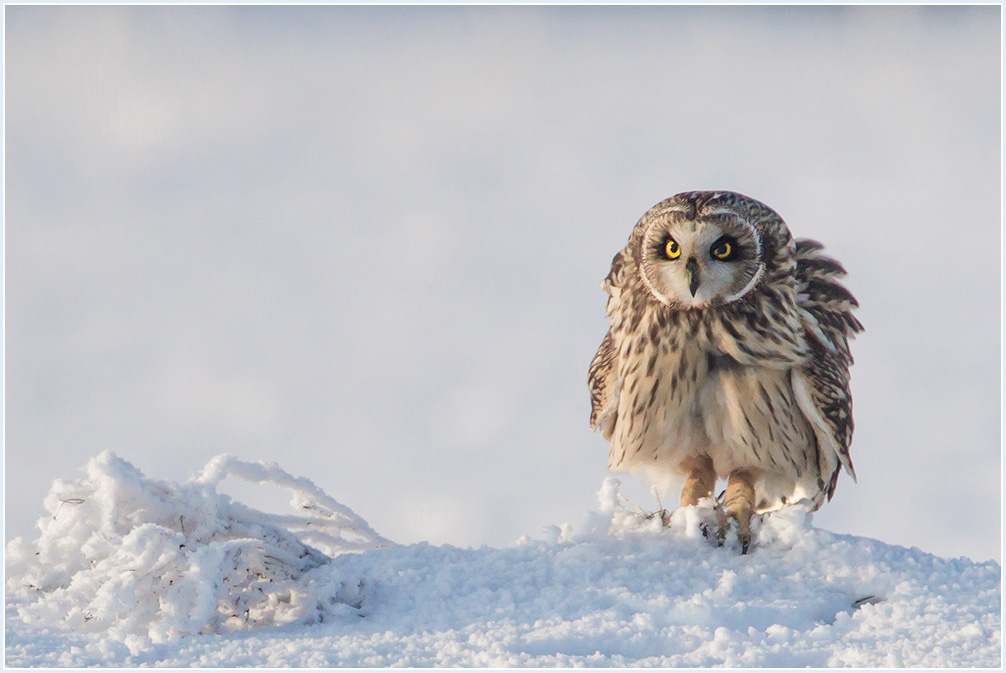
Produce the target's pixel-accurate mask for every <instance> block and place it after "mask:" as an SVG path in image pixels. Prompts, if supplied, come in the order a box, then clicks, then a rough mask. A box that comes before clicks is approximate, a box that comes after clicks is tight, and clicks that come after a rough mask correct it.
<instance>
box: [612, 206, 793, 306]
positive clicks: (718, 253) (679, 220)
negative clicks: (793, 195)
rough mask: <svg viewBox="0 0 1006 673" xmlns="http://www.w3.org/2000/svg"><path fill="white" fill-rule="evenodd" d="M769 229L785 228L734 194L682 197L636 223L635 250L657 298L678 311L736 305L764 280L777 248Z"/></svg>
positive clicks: (772, 215)
mask: <svg viewBox="0 0 1006 673" xmlns="http://www.w3.org/2000/svg"><path fill="white" fill-rule="evenodd" d="M766 224H769V225H774V229H777V228H778V227H780V226H781V227H782V229H784V230H785V231H786V237H787V238H789V234H788V230H786V225H785V224H784V223H783V221H782V219H781V218H780V217H779V216H778V215H777V214H776V213H775V212H774V211H772V210H771V209H770V208H768V206H765V205H764V204H762V203H759V202H758V201H755V200H754V199H750V198H748V197H746V196H742V195H740V194H735V193H733V192H685V193H683V194H678V195H677V196H673V197H671V198H669V199H667V200H665V201H661V202H660V203H658V204H657V205H655V206H654V207H653V208H651V209H650V210H649V211H647V212H646V214H645V215H643V217H642V218H641V219H640V220H639V223H638V224H637V225H636V228H635V230H634V231H633V237H632V240H631V241H630V248H631V251H632V255H633V257H634V259H635V262H636V265H637V267H638V269H639V272H640V275H641V277H642V280H643V283H644V284H645V285H646V287H647V288H648V289H649V291H650V293H651V294H652V295H653V297H654V298H655V299H656V300H657V301H659V302H660V303H662V304H666V305H668V306H673V307H675V308H692V307H694V308H701V307H706V306H715V305H722V304H728V303H730V302H734V301H737V300H738V299H740V298H741V297H743V296H745V295H746V294H747V293H749V292H750V291H751V290H752V289H753V288H755V287H756V286H757V285H758V283H759V282H760V281H762V279H763V278H764V277H765V272H766V265H767V263H768V262H769V261H770V260H769V259H768V258H769V257H770V256H771V254H772V252H773V251H774V249H775V248H776V247H777V246H776V244H775V242H774V241H773V240H771V237H772V234H774V233H775V231H771V232H768V235H766V233H767V232H766Z"/></svg>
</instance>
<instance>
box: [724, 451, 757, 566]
mask: <svg viewBox="0 0 1006 673" xmlns="http://www.w3.org/2000/svg"><path fill="white" fill-rule="evenodd" d="M755 477H756V475H755V473H754V471H753V470H735V471H734V472H732V473H731V474H730V479H729V480H728V481H727V492H726V498H725V499H724V501H723V504H724V506H725V507H726V510H727V516H729V517H732V518H734V519H736V521H737V540H738V541H739V542H740V543H741V554H747V553H748V547H750V546H751V515H752V514H754V505H755V490H754V483H755ZM722 532H723V533H724V534H725V533H726V530H725V529H724V530H723V531H722Z"/></svg>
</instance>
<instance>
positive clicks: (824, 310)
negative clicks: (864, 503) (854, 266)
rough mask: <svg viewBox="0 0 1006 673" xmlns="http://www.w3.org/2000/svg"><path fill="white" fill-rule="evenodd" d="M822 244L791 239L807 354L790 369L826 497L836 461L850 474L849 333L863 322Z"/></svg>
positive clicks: (835, 478) (832, 486) (841, 271)
mask: <svg viewBox="0 0 1006 673" xmlns="http://www.w3.org/2000/svg"><path fill="white" fill-rule="evenodd" d="M823 248H824V246H822V245H821V244H820V243H818V242H817V241H810V240H805V239H804V240H797V241H796V259H797V266H796V279H797V293H798V294H797V306H798V307H799V309H800V317H801V322H802V323H803V327H804V333H805V334H806V335H807V342H808V345H809V346H810V358H809V360H808V361H807V363H806V364H805V365H804V366H803V367H802V368H800V369H797V370H795V371H794V372H793V384H794V389H795V390H796V393H797V400H798V402H799V404H800V408H801V410H802V411H803V412H804V415H805V416H807V418H808V419H809V420H810V422H811V424H812V425H813V426H814V430H815V434H816V435H817V439H818V447H819V451H821V452H823V453H824V454H825V455H823V456H819V460H820V461H821V462H822V463H823V464H822V468H825V467H826V466H827V468H830V472H831V474H830V480H829V482H828V484H827V485H826V486H825V485H824V484H823V483H822V493H826V494H827V496H828V499H829V500H830V499H831V496H832V495H833V494H834V492H835V485H836V483H837V481H838V473H839V471H840V469H841V467H842V466H844V467H845V469H846V471H847V472H848V473H849V474H850V475H851V476H852V478H853V480H855V479H856V471H855V470H854V469H853V467H852V459H851V458H850V457H849V445H850V444H851V443H852V432H853V427H854V424H853V420H852V394H851V393H850V391H849V365H851V364H852V353H851V352H850V351H849V339H850V338H852V337H853V336H855V335H856V333H857V332H861V331H862V330H863V325H862V324H861V323H860V322H859V320H857V319H856V317H855V316H854V315H852V310H853V308H855V307H857V306H859V304H858V303H857V302H856V298H855V297H853V296H852V294H851V293H850V292H849V291H848V290H847V289H845V288H844V287H843V286H842V285H841V284H840V283H838V282H837V281H836V278H840V277H841V276H844V275H845V269H843V268H842V265H841V264H839V263H838V262H837V261H835V260H833V259H831V258H829V257H825V256H824V255H823V254H821V251H822V249H823ZM836 458H837V460H836ZM827 471H828V470H827V469H825V470H822V479H823V478H825V477H827V476H828V475H827Z"/></svg>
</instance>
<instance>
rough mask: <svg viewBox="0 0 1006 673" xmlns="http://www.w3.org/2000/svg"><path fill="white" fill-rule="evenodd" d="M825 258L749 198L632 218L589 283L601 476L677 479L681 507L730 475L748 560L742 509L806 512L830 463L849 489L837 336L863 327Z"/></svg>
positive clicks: (828, 479)
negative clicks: (605, 267)
mask: <svg viewBox="0 0 1006 673" xmlns="http://www.w3.org/2000/svg"><path fill="white" fill-rule="evenodd" d="M822 248H823V246H822V245H821V244H820V243H817V242H815V241H809V240H798V241H794V239H793V238H792V236H791V235H790V232H789V229H788V228H787V226H786V224H785V222H783V220H782V218H781V217H779V215H778V214H776V213H775V211H773V210H772V209H771V208H769V207H768V206H766V205H764V204H762V203H760V202H758V201H755V200H754V199H751V198H748V197H746V196H742V195H740V194H736V193H733V192H686V193H683V194H678V195H677V196H674V197H671V198H670V199H667V200H665V201H662V202H660V203H658V204H657V205H656V206H654V207H653V208H651V209H650V210H649V211H648V212H647V213H646V214H644V215H643V217H642V218H641V219H640V220H639V222H638V223H637V224H636V226H635V228H634V229H633V231H632V234H631V236H630V237H629V242H628V244H627V245H626V246H625V248H624V249H623V250H622V251H620V252H619V253H618V254H617V255H615V258H614V259H613V260H612V264H611V272H610V273H609V274H608V276H607V278H605V279H604V281H603V282H602V284H601V285H602V287H603V288H604V289H605V291H606V292H607V293H608V294H609V295H610V297H609V299H608V306H607V313H608V318H609V322H610V329H609V331H608V333H607V335H605V337H604V340H603V341H602V342H601V346H600V348H598V351H597V354H596V355H595V356H594V360H593V361H592V362H591V364H590V372H589V384H590V392H591V403H592V409H591V416H590V423H591V427H592V428H599V429H600V431H601V434H602V435H603V436H604V438H605V439H607V440H609V442H610V445H611V447H610V452H609V459H608V460H609V467H610V468H611V469H615V470H623V471H628V472H635V473H642V474H646V473H650V474H653V473H654V472H656V473H661V472H663V473H668V472H671V473H676V474H681V475H684V476H685V477H686V478H687V481H686V484H685V489H684V492H683V494H682V499H681V503H682V505H691V504H696V503H697V502H698V500H700V499H701V498H703V497H707V496H711V495H712V491H713V489H714V487H715V482H716V478H727V479H728V480H729V481H728V484H727V491H726V501H725V506H726V510H727V513H728V514H729V515H730V516H732V517H733V518H735V519H736V520H737V521H738V524H739V526H738V535H739V537H740V540H741V543H742V548H743V549H744V550H745V551H746V549H747V545H748V543H749V542H750V538H751V532H750V524H749V522H750V518H751V514H752V512H754V511H767V510H771V509H774V508H777V507H779V506H781V505H782V504H784V503H787V502H795V501H798V500H801V499H807V500H809V501H811V503H812V508H813V509H817V508H818V507H820V506H821V504H822V503H823V502H824V500H825V499H831V497H832V495H833V494H834V492H835V485H836V483H837V480H838V473H839V471H840V470H841V468H842V466H844V467H845V468H846V470H847V471H848V472H849V474H850V475H852V477H853V479H855V472H854V471H853V467H852V461H851V460H850V458H849V444H850V442H851V440H852V430H853V421H852V397H851V395H850V392H849V365H851V364H852V355H851V354H850V352H849V343H848V339H849V338H850V337H852V336H853V335H855V333H856V332H859V331H861V330H862V325H861V324H860V323H859V321H858V320H857V319H856V318H855V317H854V316H853V315H852V309H853V307H855V306H857V304H856V300H855V298H853V296H852V295H851V294H850V293H849V291H848V290H846V289H845V288H844V287H842V286H841V285H840V284H839V283H838V282H836V280H835V279H836V278H837V277H840V276H842V275H844V274H845V270H844V269H843V268H842V266H841V265H840V264H839V263H838V262H836V261H835V260H832V259H830V258H828V257H826V256H824V255H823V254H821V250H822ZM721 534H722V531H721Z"/></svg>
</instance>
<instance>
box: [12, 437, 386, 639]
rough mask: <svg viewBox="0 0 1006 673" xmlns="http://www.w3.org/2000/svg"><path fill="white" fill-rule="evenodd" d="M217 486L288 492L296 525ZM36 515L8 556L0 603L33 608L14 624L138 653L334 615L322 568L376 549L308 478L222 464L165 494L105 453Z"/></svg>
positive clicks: (330, 581) (331, 589) (164, 488)
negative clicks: (83, 635) (90, 637)
mask: <svg viewBox="0 0 1006 673" xmlns="http://www.w3.org/2000/svg"><path fill="white" fill-rule="evenodd" d="M227 476H232V477H237V478H240V479H243V480H246V481H250V482H253V483H256V484H272V485H274V486H278V487H281V488H284V489H286V490H288V491H289V492H290V493H291V494H292V500H291V506H292V507H293V508H294V509H295V510H296V511H297V512H300V514H297V515H276V514H268V513H265V512H260V511H257V510H254V509H252V508H250V507H247V506H245V505H243V504H241V503H239V502H233V501H231V499H230V497H229V496H227V495H225V494H222V493H219V492H218V491H217V488H216V487H217V485H218V484H219V483H220V482H221V481H222V480H223V479H224V478H225V477H227ZM44 505H45V508H46V510H48V512H49V515H48V516H46V517H44V518H42V519H40V520H39V528H40V529H41V536H40V537H39V539H38V540H37V541H36V542H35V543H34V544H32V545H29V544H26V543H24V542H23V541H22V540H21V539H20V538H18V539H16V540H14V541H12V542H11V544H10V545H8V547H7V556H6V569H7V580H6V585H7V589H8V592H10V593H14V594H21V595H22V596H23V597H24V598H28V599H33V600H28V602H26V604H24V605H23V606H21V608H20V609H19V611H18V614H19V616H20V618H21V619H23V620H24V621H25V622H26V623H28V624H38V625H61V626H62V627H64V628H65V629H67V630H72V631H77V632H99V631H106V632H107V633H108V634H109V636H111V637H113V638H118V639H125V640H126V642H127V643H134V644H135V646H136V647H139V646H140V644H141V643H142V642H144V640H145V639H149V641H151V642H154V643H158V642H164V641H166V640H168V639H171V638H174V637H177V636H182V635H189V634H197V633H202V634H206V633H226V632H231V631H236V630H241V629H248V628H251V627H253V626H275V625H280V624H288V623H293V622H296V623H311V622H317V621H321V620H322V619H323V618H324V614H325V612H326V611H332V610H333V609H334V610H336V611H338V608H337V607H336V606H338V605H339V604H340V599H339V598H338V595H337V594H338V590H339V589H340V587H341V582H340V581H339V575H338V573H337V572H336V571H334V570H333V569H332V568H331V567H329V564H330V562H331V560H332V557H333V556H335V555H337V554H339V553H342V552H347V551H353V552H359V551H363V550H365V549H373V548H376V547H379V546H382V545H386V544H388V541H387V540H385V539H384V538H382V537H381V536H380V535H378V534H377V533H376V532H374V531H373V530H372V529H371V528H370V526H369V525H367V523H366V522H365V521H363V519H361V518H360V517H358V516H357V515H356V514H354V513H353V512H352V511H351V510H350V509H348V508H347V507H345V506H343V505H341V504H339V503H338V502H337V501H335V500H334V499H333V498H331V497H330V496H328V495H327V494H325V493H324V492H323V491H322V490H321V489H319V488H318V487H317V486H315V485H314V484H313V483H311V482H310V481H308V480H307V479H303V478H297V477H293V476H292V475H290V474H288V473H286V472H284V471H283V470H281V469H280V468H279V467H277V466H276V465H275V464H262V463H250V462H245V461H241V460H237V459H235V458H233V457H229V456H226V455H224V456H218V457H216V458H214V459H213V460H211V461H210V462H209V463H208V464H207V465H206V467H205V468H204V469H203V471H202V473H201V474H200V475H199V476H198V477H197V478H195V479H193V480H191V481H189V482H186V483H183V484H175V483H168V482H164V481H159V480H156V479H149V478H147V477H144V476H143V474H141V473H140V471H139V470H138V469H137V468H136V467H134V466H133V465H131V464H130V463H128V462H126V461H125V460H123V459H121V458H119V457H118V456H116V455H115V454H114V453H111V452H109V451H106V452H104V453H102V454H100V455H99V456H97V457H96V458H93V459H92V460H91V461H90V462H89V463H88V464H87V467H86V476H85V477H84V478H83V479H80V480H77V481H64V480H57V481H56V482H55V483H54V484H53V487H52V490H51V491H50V492H49V494H48V496H47V497H46V499H45V503H44ZM343 607H344V606H343ZM134 649H135V647H134Z"/></svg>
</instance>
